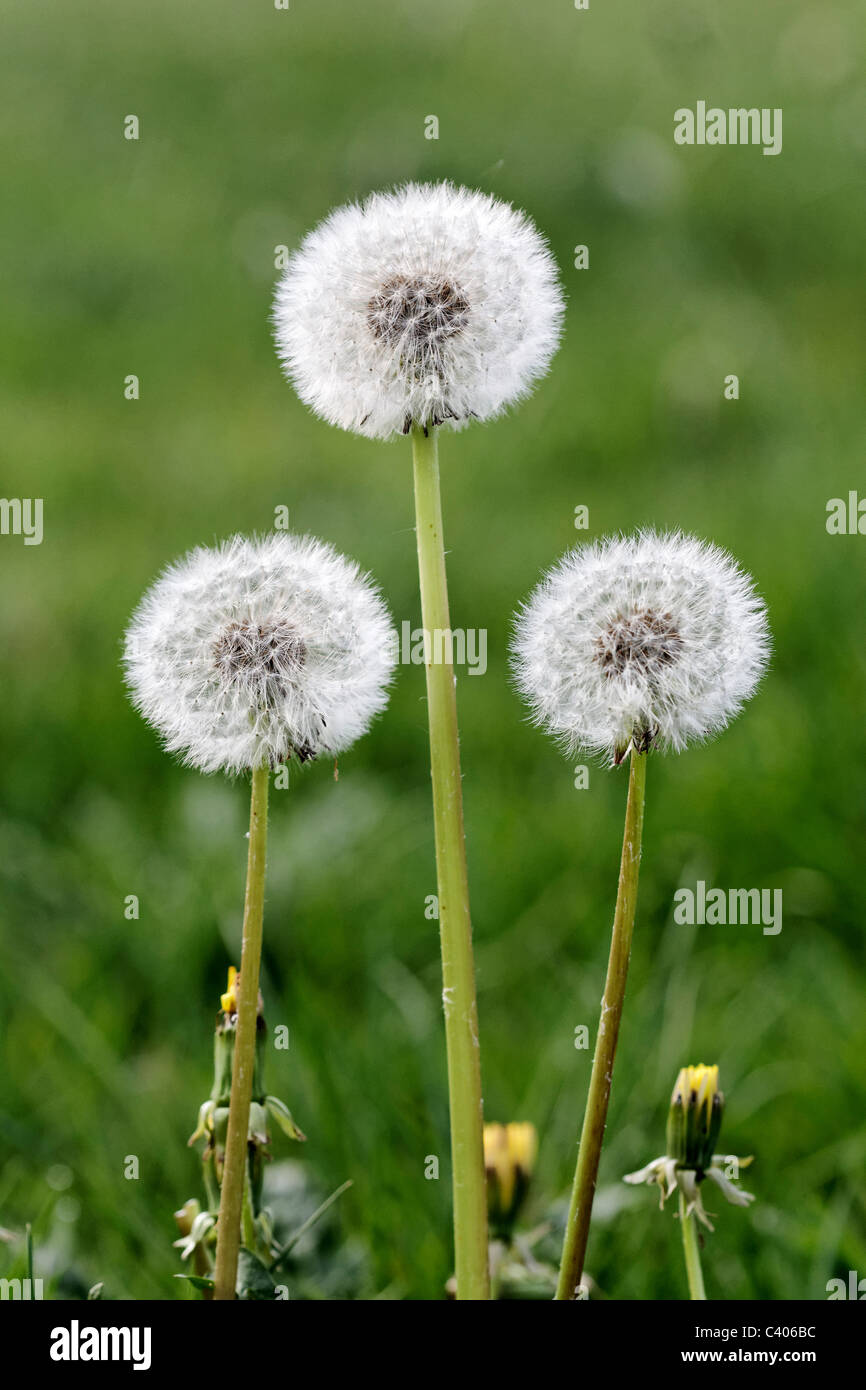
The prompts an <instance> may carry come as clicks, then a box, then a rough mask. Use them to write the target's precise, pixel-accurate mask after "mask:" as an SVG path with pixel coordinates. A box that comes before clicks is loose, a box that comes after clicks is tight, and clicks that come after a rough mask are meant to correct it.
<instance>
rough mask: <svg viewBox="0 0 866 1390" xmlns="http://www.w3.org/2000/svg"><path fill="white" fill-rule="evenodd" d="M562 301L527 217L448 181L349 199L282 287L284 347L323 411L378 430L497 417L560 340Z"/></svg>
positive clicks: (338, 421) (308, 395)
mask: <svg viewBox="0 0 866 1390" xmlns="http://www.w3.org/2000/svg"><path fill="white" fill-rule="evenodd" d="M562 313H563V298H562V292H561V290H560V287H559V281H558V278H557V271H556V266H555V263H554V261H553V258H552V256H551V254H550V252H549V250H548V248H547V244H546V243H545V241H544V240H543V238H542V237H541V235H540V234H539V233H538V231H537V230H536V228H535V227H534V225H533V223H532V222H531V221H530V219H529V218H528V217H527V216H526V214H525V213H523V212H519V211H516V210H515V209H514V208H512V207H510V206H509V205H508V204H507V203H503V202H500V201H499V200H498V199H496V198H493V197H491V196H490V195H489V194H487V193H478V192H472V191H471V190H469V189H466V188H456V187H455V186H454V185H453V184H450V183H438V184H411V183H410V184H407V185H405V187H402V188H398V189H396V190H395V191H394V192H390V193H373V194H372V195H371V196H370V197H369V198H367V200H366V201H365V202H364V203H361V204H357V203H352V204H349V205H347V206H346V207H341V208H338V209H337V210H336V211H334V212H332V213H331V214H330V216H329V217H328V218H326V220H325V221H324V222H323V223H322V224H321V225H320V226H319V227H317V228H316V229H315V230H314V231H313V232H311V233H310V235H309V236H308V237H307V238H306V240H305V241H304V242H303V244H302V245H301V247H300V249H299V250H298V251H297V252H296V253H295V255H294V256H293V257H292V259H291V260H290V262H289V264H288V266H287V267H286V270H285V273H284V275H283V278H282V280H281V282H280V284H279V285H278V287H277V292H276V300H275V304H274V315H273V318H274V327H275V336H276V341H277V349H278V352H279V356H280V358H281V360H282V363H283V366H284V368H285V371H286V374H287V376H288V377H289V379H290V380H291V381H292V383H293V384H294V386H295V389H296V390H297V392H298V395H299V396H300V397H301V399H302V400H303V401H305V402H306V403H307V405H309V406H311V407H312V409H313V410H314V411H316V413H317V414H318V415H321V416H322V417H323V418H324V419H326V420H328V421H329V422H330V423H331V424H333V425H339V426H340V427H341V428H342V429H346V430H354V431H355V432H356V433H358V434H363V435H368V436H369V437H370V438H373V439H385V438H388V437H389V436H390V435H393V434H395V433H397V432H402V433H403V434H405V433H407V432H408V430H409V429H410V427H411V425H412V424H413V423H418V424H420V425H424V426H426V425H428V424H431V423H432V424H434V425H438V424H444V423H448V424H450V425H453V426H458V427H459V426H460V425H462V424H464V423H465V422H466V421H467V420H470V419H478V420H488V419H490V418H491V417H493V416H495V415H498V414H499V413H500V412H501V411H502V410H503V409H504V408H505V407H506V406H507V405H508V404H509V403H510V402H511V401H515V400H518V399H519V398H520V397H522V396H525V395H526V394H527V393H528V391H529V390H530V389H531V387H532V386H533V384H534V383H535V382H536V381H537V380H538V378H539V377H540V376H542V375H543V374H544V372H545V371H546V369H547V366H548V363H549V361H550V359H551V357H552V356H553V353H554V351H555V350H556V346H557V343H558V341H559V332H560V325H561V321H562Z"/></svg>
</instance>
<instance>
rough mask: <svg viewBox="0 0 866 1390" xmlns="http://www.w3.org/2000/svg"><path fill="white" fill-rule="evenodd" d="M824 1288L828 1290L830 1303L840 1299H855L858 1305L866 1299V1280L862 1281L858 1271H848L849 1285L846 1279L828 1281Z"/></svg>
mask: <svg viewBox="0 0 866 1390" xmlns="http://www.w3.org/2000/svg"><path fill="white" fill-rule="evenodd" d="M824 1287H825V1288H826V1290H827V1301H828V1303H833V1302H834V1301H835V1300H837V1299H840V1298H844V1299H855V1300H856V1301H857V1302H858V1303H862V1302H863V1300H864V1299H866V1279H861V1278H860V1277H859V1275H858V1273H857V1271H856V1269H849V1270H848V1283H847V1285H846V1283H845V1280H844V1279H828V1280H827V1283H826V1284H825V1286H824Z"/></svg>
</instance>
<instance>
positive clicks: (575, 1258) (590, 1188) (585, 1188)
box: [556, 749, 647, 1300]
mask: <svg viewBox="0 0 866 1390" xmlns="http://www.w3.org/2000/svg"><path fill="white" fill-rule="evenodd" d="M646 760H647V755H646V753H636V752H635V751H634V749H632V753H631V763H630V766H629V779H628V802H627V804H626V811H625V833H624V835H623V842H622V860H621V862H620V869H619V888H618V890H617V895H616V912H615V914H614V919H613V934H612V936H611V943H610V958H609V960H608V965H607V979H606V981H605V986H604V995H603V996H602V1001H601V1017H600V1019H599V1024H598V1035H597V1037H596V1042H595V1056H594V1057H593V1059H592V1076H591V1078H590V1082H589V1095H588V1096H587V1100H586V1110H585V1112H584V1116H583V1129H582V1130H581V1135H580V1148H579V1149H578V1154H577V1168H576V1169H575V1174H574V1186H573V1188H572V1192H571V1205H570V1207H569V1212H568V1224H567V1226H566V1230H565V1243H564V1245H563V1250H562V1265H561V1267H560V1271H559V1284H558V1287H557V1290H556V1297H557V1298H558V1299H566V1300H570V1299H574V1298H575V1297H576V1296H577V1291H578V1289H579V1287H580V1281H581V1278H582V1276H583V1262H584V1259H585V1258H586V1245H587V1241H588V1239H589V1222H590V1217H591V1216H592V1202H593V1198H594V1196H595V1184H596V1180H597V1178H598V1164H599V1159H600V1158H601V1146H602V1143H603V1141H604V1129H605V1125H606V1124H607V1107H608V1101H609V1100H610V1087H611V1081H612V1079H613V1062H614V1057H615V1055H616V1044H617V1039H618V1037H619V1024H620V1019H621V1018H622V1006H623V1000H624V999H625V984H626V977H627V975H628V962H629V956H630V955H631V939H632V932H633V930H634V917H635V909H636V907H637V885H638V874H639V872H640V852H641V839H642V836H643V814H644V799H645V789H646Z"/></svg>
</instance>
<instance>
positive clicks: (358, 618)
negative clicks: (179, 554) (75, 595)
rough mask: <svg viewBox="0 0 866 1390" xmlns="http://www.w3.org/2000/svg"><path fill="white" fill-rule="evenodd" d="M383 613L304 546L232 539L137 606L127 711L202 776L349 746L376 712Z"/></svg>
mask: <svg viewBox="0 0 866 1390" xmlns="http://www.w3.org/2000/svg"><path fill="white" fill-rule="evenodd" d="M394 650H395V649H394V643H393V637H392V633H391V624H390V619H389V615H388V612H387V609H386V607H385V605H384V603H383V602H382V599H381V598H380V597H379V594H378V592H377V591H376V589H375V588H374V587H373V585H372V583H371V581H370V580H369V579H368V578H367V577H366V576H365V575H363V574H362V573H361V571H360V570H359V568H358V566H357V565H356V564H355V563H354V562H353V561H352V560H347V559H345V558H344V557H343V556H342V555H339V554H337V552H336V551H335V550H332V549H331V547H330V546H327V545H324V544H323V543H322V542H321V541H317V540H314V539H313V538H312V537H309V536H303V537H300V536H291V535H287V534H285V533H282V532H276V533H274V534H273V535H270V536H265V537H263V538H261V539H246V538H244V537H243V536H234V537H233V538H232V539H231V540H228V541H225V542H224V543H223V544H222V545H220V546H217V547H216V548H215V549H206V548H203V547H200V548H199V549H197V550H193V551H191V552H190V554H188V555H186V556H185V557H184V558H183V559H182V560H180V561H178V562H177V563H176V564H174V565H171V566H170V567H169V568H168V569H167V570H166V571H165V572H164V573H163V574H162V576H161V577H160V578H159V579H158V580H157V581H156V583H155V584H154V585H153V587H152V588H151V589H149V590H148V592H147V593H146V594H145V596H144V598H143V599H142V601H141V604H140V605H139V607H138V609H137V611H136V613H135V615H134V616H133V619H132V622H131V623H130V626H129V630H128V632H127V635H126V647H125V652H124V664H125V668H126V679H127V684H128V685H129V689H130V692H131V695H132V700H133V703H134V704H135V706H136V708H137V709H138V710H139V711H140V712H141V713H142V714H143V715H144V718H145V719H146V720H147V721H148V722H149V723H150V724H152V725H153V726H154V728H155V729H157V730H158V732H159V733H160V734H161V736H162V738H163V741H164V743H165V747H166V748H167V749H168V750H169V751H170V752H173V753H180V754H182V755H183V758H184V761H185V762H187V763H189V764H191V765H193V766H195V767H198V768H201V770H202V771H203V772H214V771H216V769H218V768H222V769H224V770H225V771H227V772H232V773H236V772H240V771H242V770H244V769H248V768H253V767H258V766H262V765H263V764H266V763H268V764H270V765H274V764H276V763H280V762H285V761H287V760H288V759H289V758H291V757H292V756H293V755H294V757H296V758H297V759H298V760H299V761H301V762H306V761H307V760H308V759H310V758H315V757H317V756H318V754H320V753H330V754H336V753H339V752H341V751H342V750H343V749H345V748H348V747H349V745H350V744H352V743H354V741H355V739H356V738H358V737H359V736H360V735H361V734H362V733H364V731H365V730H366V729H367V727H368V725H369V723H370V721H371V719H372V718H373V716H374V715H375V714H377V713H378V712H379V711H380V710H381V709H383V708H384V706H385V704H386V702H387V687H388V682H389V680H390V677H391V674H392V671H393V667H394Z"/></svg>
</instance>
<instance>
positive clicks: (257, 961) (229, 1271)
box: [214, 767, 270, 1299]
mask: <svg viewBox="0 0 866 1390" xmlns="http://www.w3.org/2000/svg"><path fill="white" fill-rule="evenodd" d="M269 779H270V770H269V769H268V768H267V767H257V768H255V769H254V770H253V778H252V795H251V798H250V837H249V852H248V856H247V888H246V896H245V899H244V930H243V946H242V949H241V968H240V975H239V981H238V996H237V1004H238V1016H237V1024H236V1032H235V1053H234V1064H233V1066H232V1089H231V1099H230V1101H229V1123H228V1132H227V1134H226V1152H225V1164H224V1167H223V1181H222V1193H221V1196H220V1210H219V1220H218V1222H217V1254H216V1270H215V1272H214V1299H229V1298H234V1296H235V1283H236V1281H237V1270H238V1250H239V1247H240V1234H241V1212H242V1210H243V1200H244V1177H245V1174H246V1169H247V1134H248V1131H249V1124H250V1099H251V1097H252V1088H253V1072H254V1070H255V1060H256V1016H257V1014H258V1002H259V969H260V966H261V959H262V919H263V916H264V901H265V855H266V850H267V837H268V782H269Z"/></svg>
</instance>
